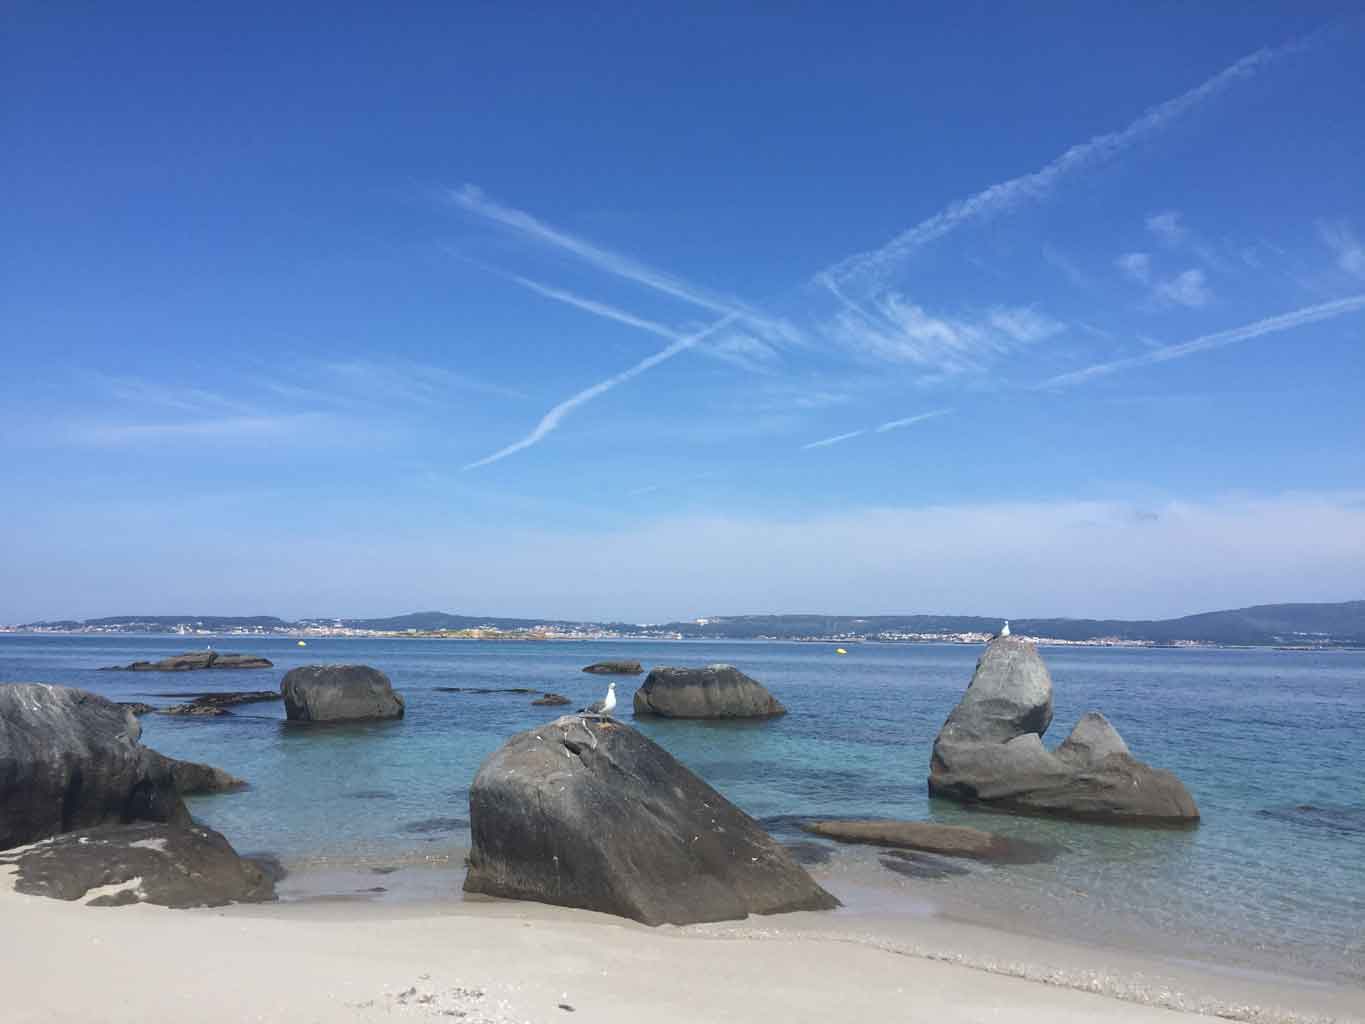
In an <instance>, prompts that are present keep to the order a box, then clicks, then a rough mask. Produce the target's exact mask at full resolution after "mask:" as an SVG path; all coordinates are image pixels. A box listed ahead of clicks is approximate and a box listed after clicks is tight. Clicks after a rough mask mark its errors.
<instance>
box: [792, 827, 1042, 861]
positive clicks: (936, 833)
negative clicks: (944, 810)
mask: <svg viewBox="0 0 1365 1024" xmlns="http://www.w3.org/2000/svg"><path fill="white" fill-rule="evenodd" d="M801 827H802V828H803V829H805V830H806V831H807V832H810V833H811V834H812V835H817V836H824V837H825V838H826V839H834V840H836V841H838V842H841V843H868V844H871V845H874V846H889V847H892V848H894V849H899V850H918V851H920V852H922V853H933V854H937V855H938V856H940V857H965V858H967V859H968V860H980V861H988V862H991V863H996V864H1039V863H1043V862H1046V861H1050V860H1052V859H1053V858H1054V857H1056V855H1057V852H1058V851H1057V848H1056V847H1055V846H1044V845H1043V844H1041V843H1031V842H1029V841H1028V840H1027V839H1013V838H1011V837H1010V836H1002V835H997V834H996V833H994V832H983V831H982V830H981V829H979V828H967V827H966V826H963V825H937V824H935V823H933V822H930V821H879V820H867V821H809V822H806V823H804V824H803V825H802V826H801Z"/></svg>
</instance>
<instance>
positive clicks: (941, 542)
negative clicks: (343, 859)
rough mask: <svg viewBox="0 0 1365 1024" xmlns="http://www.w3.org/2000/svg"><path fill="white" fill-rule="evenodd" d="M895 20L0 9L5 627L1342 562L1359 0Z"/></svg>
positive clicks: (1265, 571) (1357, 181)
mask: <svg viewBox="0 0 1365 1024" xmlns="http://www.w3.org/2000/svg"><path fill="white" fill-rule="evenodd" d="M286 7H287V8H288V9H286ZM905 7H906V5H902V4H885V5H849V4H841V5H837V6H836V5H784V6H782V7H779V6H777V5H774V6H772V7H770V8H755V9H754V10H753V11H752V13H745V14H737V13H735V12H733V11H730V10H726V8H725V7H724V6H716V7H714V8H711V9H710V10H706V9H703V8H693V9H692V10H689V11H683V10H681V9H679V10H676V11H674V12H673V13H671V14H670V13H663V12H661V11H659V10H653V9H650V10H646V9H644V8H639V7H638V6H628V5H620V6H613V5H594V6H592V7H578V6H575V7H574V8H573V10H569V9H568V8H561V6H559V5H555V6H550V5H546V6H545V7H542V8H536V7H530V6H522V7H511V6H507V5H476V4H467V5H437V4H432V5H412V4H397V5H390V6H386V7H385V8H384V9H383V10H382V11H380V10H379V9H377V8H374V7H372V6H361V5H357V6H355V7H353V8H352V7H348V6H347V5H344V4H343V5H336V4H333V5H327V6H317V7H313V8H311V9H310V8H309V6H308V5H272V6H256V5H251V4H243V5H233V6H231V7H229V8H223V9H221V10H219V11H199V10H192V9H189V8H187V7H186V6H185V5H164V6H161V5H156V4H141V5H136V7H135V8H133V9H128V8H124V9H120V10H118V11H113V10H108V11H105V10H100V9H98V8H77V7H75V6H71V5H63V4H46V5H38V4H20V5H17V7H16V8H14V9H13V10H12V11H11V14H10V17H9V20H8V25H7V32H6V33H5V35H4V38H3V41H2V42H0V46H2V47H3V51H0V94H2V95H3V96H4V97H5V100H4V104H3V110H2V111H0V117H2V118H3V120H0V141H3V144H4V151H5V152H6V153H7V154H9V155H10V159H9V160H7V161H5V162H4V165H3V167H2V168H0V175H3V183H4V188H5V194H6V202H5V203H4V204H3V207H0V268H3V269H2V270H0V274H2V275H3V276H2V278H0V280H3V289H4V293H5V301H4V303H3V309H0V347H2V349H3V368H4V373H3V376H2V377H0V443H3V451H4V480H5V484H6V486H5V493H6V498H5V500H4V501H3V503H0V537H3V538H4V541H3V545H2V546H0V576H3V577H4V578H5V579H6V580H7V585H6V586H4V587H3V588H0V621H25V620H31V619H36V618H40V617H58V616H63V617H64V616H79V617H86V616H95V615H102V614H115V613H124V612H143V613H172V612H181V611H192V612H198V613H219V614H235V613H242V614H246V613H273V614H280V615H285V616H299V615H324V614H336V615H372V614H389V613H398V612H403V611H408V610H414V609H419V608H442V609H447V610H451V611H461V612H467V613H471V614H479V613H486V614H526V615H546V616H552V615H553V616H582V617H599V618H602V617H610V618H623V619H629V620H633V621H659V620H664V619H670V618H682V617H692V616H697V615H707V614H727V613H741V612H769V611H774V612H782V611H828V612H846V613H890V612H906V613H910V612H921V611H922V612H979V613H983V614H1009V615H1013V616H1024V615H1042V614H1066V615H1123V616H1164V615H1171V614H1181V613H1185V612H1191V611H1197V610H1202V609H1207V608H1215V607H1228V606H1236V605H1244V604H1251V603H1258V602H1263V601H1278V600H1344V599H1348V598H1358V597H1360V596H1362V590H1361V584H1360V580H1361V579H1363V578H1365V443H1362V439H1365V398H1362V390H1361V381H1362V380H1363V379H1365V188H1362V184H1361V183H1362V182H1363V181H1365V79H1362V77H1361V74H1360V68H1361V67H1362V66H1365V23H1362V21H1361V19H1360V18H1359V17H1358V16H1357V15H1354V14H1353V13H1352V11H1351V5H1346V4H1341V5H1335V6H1334V5H1302V6H1300V7H1299V8H1298V9H1297V10H1296V11H1295V12H1294V13H1292V14H1285V13H1281V12H1277V11H1274V10H1273V7H1272V6H1271V5H1263V6H1260V7H1254V8H1253V9H1252V10H1251V11H1250V12H1247V11H1246V10H1244V9H1243V8H1244V7H1245V5H1227V6H1226V7H1225V8H1224V9H1223V10H1221V11H1220V10H1216V9H1213V7H1212V6H1208V7H1206V9H1202V10H1192V9H1189V8H1188V7H1187V6H1186V5H1174V4H1170V5H1160V6H1156V7H1152V8H1149V9H1147V10H1145V11H1143V12H1141V13H1139V12H1136V11H1123V10H1113V11H1106V12H1103V13H1096V11H1095V10H1094V8H1093V5H1080V4H1078V5H1073V6H1064V5H1052V6H1049V7H1048V8H1047V10H1046V11H1044V12H1041V13H1040V12H1038V11H1031V10H1025V9H1024V8H1023V7H1019V8H1017V9H1015V10H1014V11H1013V12H1004V13H1002V12H1000V11H997V10H994V9H991V8H988V7H986V6H984V5H983V6H981V7H978V8H964V9H963V10H961V11H956V10H955V11H952V12H944V11H939V12H932V11H923V12H915V11H907V10H905V9H904V8H905Z"/></svg>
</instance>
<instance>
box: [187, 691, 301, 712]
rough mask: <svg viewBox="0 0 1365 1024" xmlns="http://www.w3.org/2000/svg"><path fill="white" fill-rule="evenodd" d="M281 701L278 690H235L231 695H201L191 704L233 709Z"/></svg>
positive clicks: (202, 706)
mask: <svg viewBox="0 0 1365 1024" xmlns="http://www.w3.org/2000/svg"><path fill="white" fill-rule="evenodd" d="M279 699H280V692H279V691H278V690H234V691H232V692H230V693H201V694H200V695H199V696H197V697H195V698H194V699H193V700H191V701H190V703H191V704H193V705H194V706H195V707H201V708H231V707H236V706H237V705H238V704H262V703H265V702H266V701H275V700H279Z"/></svg>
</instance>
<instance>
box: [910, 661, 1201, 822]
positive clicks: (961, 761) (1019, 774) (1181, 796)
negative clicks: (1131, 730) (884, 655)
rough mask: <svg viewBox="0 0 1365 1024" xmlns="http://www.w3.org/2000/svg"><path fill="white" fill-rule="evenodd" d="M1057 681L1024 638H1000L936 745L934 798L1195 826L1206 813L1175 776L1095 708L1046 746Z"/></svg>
mask: <svg viewBox="0 0 1365 1024" xmlns="http://www.w3.org/2000/svg"><path fill="white" fill-rule="evenodd" d="M1051 720H1052V680H1051V677H1050V676H1049V675H1048V673H1047V666H1046V665H1044V664H1043V659H1042V657H1041V656H1040V655H1039V654H1038V651H1037V649H1036V648H1035V647H1034V646H1033V644H1031V643H1030V642H1029V641H1027V640H1024V639H1023V638H1021V637H997V638H996V639H994V640H992V641H991V642H990V644H988V645H987V647H986V651H985V653H984V654H982V656H981V659H980V661H978V662H977V666H976V673H975V674H974V675H973V676H972V681H971V685H970V686H968V687H967V692H966V694H964V695H963V698H962V700H961V701H960V702H959V703H958V705H957V707H956V708H954V709H953V712H952V714H950V715H949V716H948V720H947V722H945V723H944V726H943V728H942V729H941V730H940V731H939V734H938V738H937V739H935V741H934V750H933V754H932V756H931V759H930V766H929V793H930V795H931V796H938V797H944V798H946V799H950V800H957V801H960V802H962V803H981V804H985V805H989V806H992V807H998V808H1001V809H1004V810H1010V811H1017V812H1022V813H1030V814H1046V815H1053V816H1057V817H1064V818H1074V819H1078V820H1083V821H1093V822H1099V823H1103V824H1137V825H1165V826H1171V825H1176V826H1188V825H1193V824H1196V823H1197V822H1198V821H1199V809H1198V807H1197V806H1196V805H1195V802H1194V798H1193V797H1191V796H1190V794H1189V792H1188V790H1186V789H1185V787H1184V785H1183V784H1182V783H1181V782H1180V780H1179V779H1177V778H1176V777H1175V776H1174V775H1172V774H1171V773H1170V772H1167V771H1162V770H1160V769H1157V768H1153V767H1151V766H1150V765H1147V764H1144V763H1143V762H1141V761H1139V760H1137V759H1136V758H1134V757H1133V756H1132V754H1131V753H1130V752H1129V751H1128V746H1127V744H1125V743H1124V742H1123V739H1122V737H1120V736H1119V734H1118V731H1117V730H1116V729H1114V727H1113V726H1112V725H1110V724H1109V722H1108V721H1107V720H1106V719H1105V717H1104V716H1103V715H1101V714H1099V713H1098V712H1093V711H1092V712H1090V713H1088V714H1086V715H1085V716H1083V717H1082V718H1081V720H1080V721H1079V722H1077V723H1076V727H1075V729H1073V730H1072V733H1071V735H1070V736H1069V737H1068V738H1067V739H1066V741H1065V742H1064V743H1062V744H1061V746H1059V747H1058V748H1057V750H1056V751H1055V752H1052V751H1049V750H1048V749H1047V748H1046V747H1044V746H1043V741H1042V733H1043V732H1045V731H1046V729H1047V727H1048V725H1049V724H1050V723H1051Z"/></svg>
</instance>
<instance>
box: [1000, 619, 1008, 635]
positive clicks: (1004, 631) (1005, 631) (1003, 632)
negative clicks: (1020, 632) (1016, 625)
mask: <svg viewBox="0 0 1365 1024" xmlns="http://www.w3.org/2000/svg"><path fill="white" fill-rule="evenodd" d="M1000 635H1001V636H1009V635H1010V620H1009V619H1006V620H1005V624H1004V625H1003V626H1001V627H1000Z"/></svg>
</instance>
